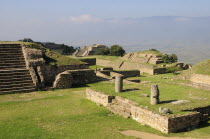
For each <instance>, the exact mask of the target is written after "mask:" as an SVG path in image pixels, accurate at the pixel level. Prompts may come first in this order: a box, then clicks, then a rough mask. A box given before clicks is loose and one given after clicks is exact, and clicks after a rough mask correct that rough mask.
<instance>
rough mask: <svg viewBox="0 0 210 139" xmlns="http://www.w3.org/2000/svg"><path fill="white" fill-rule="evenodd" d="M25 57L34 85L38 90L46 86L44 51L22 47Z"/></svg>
mask: <svg viewBox="0 0 210 139" xmlns="http://www.w3.org/2000/svg"><path fill="white" fill-rule="evenodd" d="M22 51H23V55H24V58H25V61H26V67H27V69H29V71H30V74H31V77H32V80H33V83H34V85H35V86H36V87H37V88H43V87H44V86H45V77H44V70H45V60H44V58H43V52H42V50H38V49H32V48H27V47H25V46H23V47H22Z"/></svg>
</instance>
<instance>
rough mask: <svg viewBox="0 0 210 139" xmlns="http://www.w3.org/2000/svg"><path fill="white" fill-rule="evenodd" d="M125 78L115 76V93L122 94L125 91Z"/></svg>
mask: <svg viewBox="0 0 210 139" xmlns="http://www.w3.org/2000/svg"><path fill="white" fill-rule="evenodd" d="M122 77H123V76H122V75H117V76H115V92H116V93H120V92H122V89H123V78H122Z"/></svg>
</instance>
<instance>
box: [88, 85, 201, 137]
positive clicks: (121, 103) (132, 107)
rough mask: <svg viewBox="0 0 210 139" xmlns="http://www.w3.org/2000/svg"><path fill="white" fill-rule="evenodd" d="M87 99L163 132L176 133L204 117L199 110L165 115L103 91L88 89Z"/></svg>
mask: <svg viewBox="0 0 210 139" xmlns="http://www.w3.org/2000/svg"><path fill="white" fill-rule="evenodd" d="M86 95H87V99H89V100H91V101H93V102H95V103H97V104H100V105H103V106H104V107H106V108H107V109H109V110H110V111H112V112H113V113H115V114H119V115H121V116H123V117H126V118H128V117H130V118H132V119H134V120H136V121H137V122H139V123H141V124H144V125H148V126H150V127H152V128H154V129H157V130H159V131H161V132H163V133H174V132H178V131H181V130H183V129H187V128H191V127H195V126H197V125H198V124H199V123H200V122H201V119H202V114H201V113H199V112H191V113H190V114H186V115H182V116H174V117H169V116H163V115H160V114H158V113H155V112H152V111H151V110H149V109H147V108H146V107H143V106H142V107H140V106H137V103H135V102H133V101H131V100H129V99H125V98H122V97H119V96H109V95H106V94H103V93H102V92H97V91H94V90H92V89H89V88H88V89H86Z"/></svg>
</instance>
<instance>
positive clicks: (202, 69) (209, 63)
mask: <svg viewBox="0 0 210 139" xmlns="http://www.w3.org/2000/svg"><path fill="white" fill-rule="evenodd" d="M192 74H203V75H210V59H208V60H204V61H201V62H200V63H197V64H196V65H194V66H193V67H192V68H191V69H189V70H187V71H183V72H182V74H181V76H185V77H190V76H191V75H192Z"/></svg>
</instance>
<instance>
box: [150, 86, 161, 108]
mask: <svg viewBox="0 0 210 139" xmlns="http://www.w3.org/2000/svg"><path fill="white" fill-rule="evenodd" d="M159 102H160V99H159V89H158V85H156V84H155V85H152V86H151V96H150V103H151V104H152V105H156V104H158V103H159Z"/></svg>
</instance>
